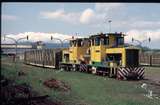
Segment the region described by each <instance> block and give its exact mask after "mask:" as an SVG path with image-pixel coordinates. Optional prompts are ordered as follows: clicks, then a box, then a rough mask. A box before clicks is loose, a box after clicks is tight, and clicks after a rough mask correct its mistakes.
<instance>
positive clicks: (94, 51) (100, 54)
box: [91, 43, 106, 62]
mask: <svg viewBox="0 0 160 105" xmlns="http://www.w3.org/2000/svg"><path fill="white" fill-rule="evenodd" d="M105 49H106V46H104V45H102V44H101V43H100V45H99V46H91V61H95V62H102V60H103V59H104V58H105Z"/></svg>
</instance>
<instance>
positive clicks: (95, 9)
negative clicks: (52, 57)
mask: <svg viewBox="0 0 160 105" xmlns="http://www.w3.org/2000/svg"><path fill="white" fill-rule="evenodd" d="M1 8H2V12H1V19H2V20H1V27H2V28H1V31H2V35H1V40H2V43H12V41H11V40H5V41H4V40H3V38H2V36H4V35H6V36H9V37H13V38H15V39H18V38H21V37H25V36H26V35H28V36H29V40H30V41H40V40H41V41H44V42H54V41H51V40H50V36H51V35H52V36H53V37H55V38H60V39H62V40H64V39H66V38H71V37H72V36H74V37H75V38H76V37H88V36H89V35H93V34H97V33H100V32H103V33H108V32H123V33H125V34H126V35H127V36H126V37H125V42H126V43H131V44H138V43H137V42H136V41H135V42H132V41H131V39H132V37H133V38H134V39H137V40H139V41H144V40H146V39H148V38H149V37H151V42H149V41H147V40H146V41H144V43H143V44H142V45H143V46H147V47H150V48H159V49H160V44H159V41H160V4H159V3H23V2H21V3H20V2H19V3H18V2H16V3H13V2H12V3H9V2H8V3H2V7H1ZM109 20H111V21H112V22H111V23H110V24H109V22H108V21H109ZM109 26H111V30H109Z"/></svg>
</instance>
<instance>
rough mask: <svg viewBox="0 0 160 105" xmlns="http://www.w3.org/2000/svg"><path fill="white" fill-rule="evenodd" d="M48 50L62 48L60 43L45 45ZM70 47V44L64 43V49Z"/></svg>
mask: <svg viewBox="0 0 160 105" xmlns="http://www.w3.org/2000/svg"><path fill="white" fill-rule="evenodd" d="M45 46H46V48H60V47H61V44H60V43H45ZM67 47H69V43H64V44H63V48H67Z"/></svg>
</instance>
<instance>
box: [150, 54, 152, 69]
mask: <svg viewBox="0 0 160 105" xmlns="http://www.w3.org/2000/svg"><path fill="white" fill-rule="evenodd" d="M149 59H150V66H152V55H150V58H149Z"/></svg>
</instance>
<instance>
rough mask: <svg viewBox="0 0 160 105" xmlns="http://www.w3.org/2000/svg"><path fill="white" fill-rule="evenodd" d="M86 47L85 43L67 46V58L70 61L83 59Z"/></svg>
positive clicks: (75, 61)
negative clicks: (80, 45)
mask: <svg viewBox="0 0 160 105" xmlns="http://www.w3.org/2000/svg"><path fill="white" fill-rule="evenodd" d="M87 49H88V46H87V45H84V46H82V47H77V46H76V47H74V46H73V47H70V48H69V54H70V56H69V60H70V62H72V63H79V60H84V57H83V56H84V55H85V54H86V52H87Z"/></svg>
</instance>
